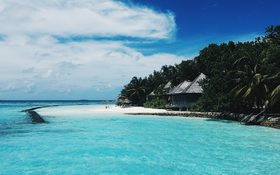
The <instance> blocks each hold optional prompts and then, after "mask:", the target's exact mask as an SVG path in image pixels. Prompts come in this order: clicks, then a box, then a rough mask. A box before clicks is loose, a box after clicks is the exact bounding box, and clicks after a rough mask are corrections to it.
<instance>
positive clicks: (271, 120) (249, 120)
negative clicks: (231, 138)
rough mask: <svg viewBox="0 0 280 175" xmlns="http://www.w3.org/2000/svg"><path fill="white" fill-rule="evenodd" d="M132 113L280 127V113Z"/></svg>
mask: <svg viewBox="0 0 280 175" xmlns="http://www.w3.org/2000/svg"><path fill="white" fill-rule="evenodd" d="M127 114H130V115H159V116H180V117H200V118H212V119H220V120H230V121H236V122H240V123H241V124H245V125H259V126H266V127H272V128H277V129H280V114H256V115H253V114H249V115H248V114H236V113H221V112H191V111H185V112H183V111H180V112H178V111H167V112H164V113H162V112H160V113H157V112H155V113H127Z"/></svg>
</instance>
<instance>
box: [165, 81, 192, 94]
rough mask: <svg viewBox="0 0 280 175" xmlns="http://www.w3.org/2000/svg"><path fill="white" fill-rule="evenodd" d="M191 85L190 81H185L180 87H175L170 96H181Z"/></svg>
mask: <svg viewBox="0 0 280 175" xmlns="http://www.w3.org/2000/svg"><path fill="white" fill-rule="evenodd" d="M190 84H191V82H190V81H184V82H182V83H180V84H179V85H178V86H176V87H174V88H173V89H172V90H171V91H170V92H169V93H168V94H181V93H183V92H184V90H185V89H186V88H187V87H188V86H189V85H190Z"/></svg>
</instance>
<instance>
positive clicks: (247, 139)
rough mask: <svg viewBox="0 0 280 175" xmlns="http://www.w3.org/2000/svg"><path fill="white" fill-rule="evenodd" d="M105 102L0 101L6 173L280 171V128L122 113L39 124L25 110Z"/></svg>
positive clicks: (1, 167) (0, 152)
mask: <svg viewBox="0 0 280 175" xmlns="http://www.w3.org/2000/svg"><path fill="white" fill-rule="evenodd" d="M101 104H105V103H104V102H103V103H102V102H95V101H26V102H25V101H13V102H7V101H2V102H0V174H1V175H12V174H30V175H41V174H51V175H64V174H65V175H72V174H73V175H74V174H79V175H80V174H81V175H83V174H131V175H135V174H158V175H164V174H211V175H212V174H213V175H218V174H230V175H234V174H244V175H245V174H246V175H248V174H260V175H263V174H266V175H268V174H271V175H278V174H280V168H279V162H280V130H277V129H273V128H266V127H260V126H244V125H240V124H239V123H236V122H231V121H223V120H213V119H202V118H191V117H190V118H183V117H175V116H174V117H172V116H169V117H164V116H140V115H139V116H135V115H134V116H130V115H123V114H115V115H114V114H110V115H109V114H107V115H101V114H98V115H96V116H79V115H74V116H71V117H70V116H59V117H58V116H42V117H43V118H44V119H45V120H47V121H48V123H45V124H32V122H31V121H30V119H29V118H28V117H27V116H26V114H25V113H23V112H20V111H22V110H24V109H27V108H31V107H35V106H42V105H63V106H66V107H67V108H69V106H71V108H80V107H83V108H94V107H95V106H97V105H101ZM81 105H82V106H81ZM54 108H55V107H54ZM46 110H47V108H46Z"/></svg>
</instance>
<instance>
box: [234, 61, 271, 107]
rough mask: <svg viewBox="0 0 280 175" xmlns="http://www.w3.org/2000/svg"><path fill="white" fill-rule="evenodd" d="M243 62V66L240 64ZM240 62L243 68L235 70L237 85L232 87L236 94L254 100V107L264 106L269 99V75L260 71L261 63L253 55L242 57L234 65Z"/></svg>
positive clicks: (248, 100)
mask: <svg viewBox="0 0 280 175" xmlns="http://www.w3.org/2000/svg"><path fill="white" fill-rule="evenodd" d="M244 61H245V62H244ZM240 63H242V66H241V65H240ZM237 64H239V65H240V66H241V70H237V71H235V74H236V75H237V77H238V78H237V84H238V85H237V86H236V87H235V88H233V89H232V92H234V93H235V96H237V97H242V98H243V99H245V100H247V102H250V101H251V102H252V103H253V104H252V105H253V107H256V108H257V109H258V110H260V109H261V108H263V107H264V106H265V105H266V103H267V100H268V92H269V89H268V80H269V77H268V75H263V74H262V73H261V71H260V67H261V66H260V65H261V63H258V61H257V60H256V59H252V58H251V57H246V56H245V57H242V58H240V59H238V60H237V61H236V62H235V63H234V65H237Z"/></svg>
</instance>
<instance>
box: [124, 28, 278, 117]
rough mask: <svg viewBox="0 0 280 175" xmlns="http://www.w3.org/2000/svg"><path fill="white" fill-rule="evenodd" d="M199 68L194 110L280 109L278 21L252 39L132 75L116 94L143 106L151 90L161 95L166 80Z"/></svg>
mask: <svg viewBox="0 0 280 175" xmlns="http://www.w3.org/2000/svg"><path fill="white" fill-rule="evenodd" d="M200 73H204V74H205V75H206V77H207V78H206V80H205V81H203V82H202V87H203V90H204V92H203V94H202V96H201V98H200V99H199V100H198V101H197V102H196V103H195V104H194V105H193V110H198V111H221V112H225V111H227V112H247V113H249V112H252V111H261V110H266V111H269V112H280V25H278V26H270V27H268V28H267V29H266V31H265V34H264V36H263V37H258V38H256V39H255V40H254V41H250V42H232V41H231V42H228V43H222V44H219V45H218V44H210V45H208V47H206V48H204V49H202V50H201V51H200V53H199V55H198V56H197V57H195V58H194V59H192V60H185V61H182V62H181V63H180V64H176V65H174V66H173V65H169V66H167V65H165V66H163V67H162V68H161V69H160V70H159V71H154V72H153V73H152V74H150V75H148V76H146V77H144V78H141V77H133V78H132V80H131V81H130V82H129V83H128V84H127V85H125V86H124V88H123V89H122V91H121V93H120V96H119V99H123V98H127V99H129V100H130V101H132V103H133V104H134V105H143V104H144V103H145V102H146V96H147V95H148V94H150V93H151V92H152V91H154V93H155V94H157V95H160V94H162V93H163V92H162V90H163V86H164V85H165V84H166V83H167V82H169V81H170V82H172V85H173V86H176V85H178V84H179V83H180V82H182V81H184V80H193V79H194V78H195V77H196V76H198V75H199V74H200Z"/></svg>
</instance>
